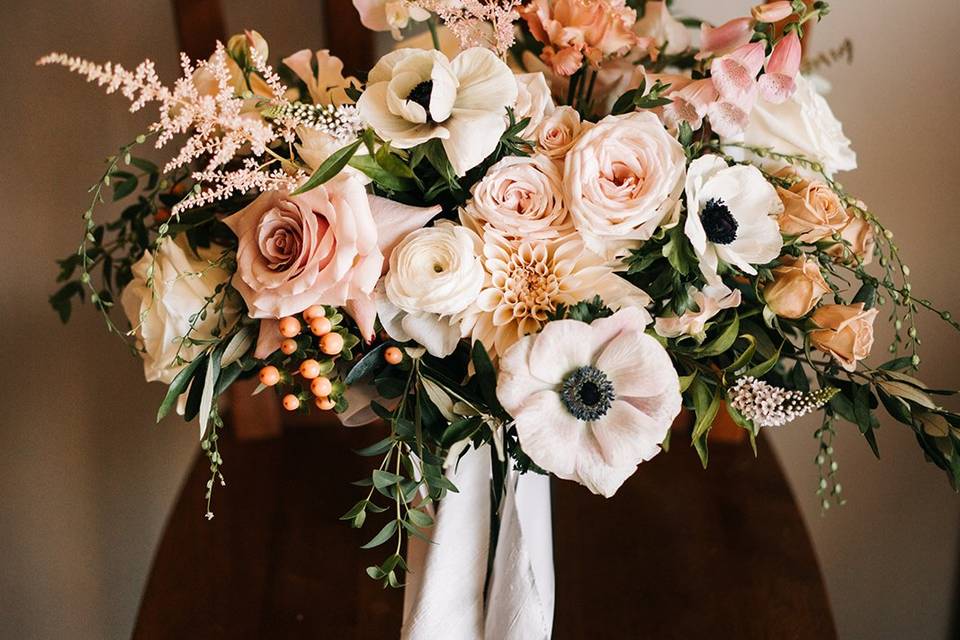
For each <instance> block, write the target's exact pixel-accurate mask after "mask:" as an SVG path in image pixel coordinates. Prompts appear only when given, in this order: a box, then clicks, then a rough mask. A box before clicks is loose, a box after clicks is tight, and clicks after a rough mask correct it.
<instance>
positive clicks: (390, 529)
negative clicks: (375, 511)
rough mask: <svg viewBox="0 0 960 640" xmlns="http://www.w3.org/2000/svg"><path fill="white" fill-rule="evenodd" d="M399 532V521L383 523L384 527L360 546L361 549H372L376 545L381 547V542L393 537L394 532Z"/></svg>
mask: <svg viewBox="0 0 960 640" xmlns="http://www.w3.org/2000/svg"><path fill="white" fill-rule="evenodd" d="M396 532H397V521H396V520H391V521H390V522H388V523H387V524H385V525H383V528H382V529H380V531H379V532H378V533H377V535H375V536H373V538H371V539H370V542H368V543H367V544H365V545H363V546H362V547H360V548H361V549H372V548H374V547H379V546H380V545H381V544H383V543H384V542H386V541H387V540H389V539H390V538H392V537H393V534H394V533H396Z"/></svg>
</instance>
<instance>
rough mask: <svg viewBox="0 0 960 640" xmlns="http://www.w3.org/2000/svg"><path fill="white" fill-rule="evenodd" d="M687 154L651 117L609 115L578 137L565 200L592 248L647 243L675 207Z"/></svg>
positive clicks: (569, 159) (566, 170)
mask: <svg viewBox="0 0 960 640" xmlns="http://www.w3.org/2000/svg"><path fill="white" fill-rule="evenodd" d="M685 166H686V156H685V155H684V152H683V147H682V146H680V143H679V142H677V141H676V140H675V139H674V138H672V137H671V136H670V135H669V134H668V133H667V132H666V130H665V129H664V128H663V125H662V124H661V123H660V120H659V119H658V118H657V116H655V115H654V114H652V113H649V112H637V113H629V114H625V115H620V116H612V115H611V116H607V117H606V118H604V119H603V120H601V121H600V122H598V123H597V124H596V125H594V126H593V127H591V128H590V129H588V130H587V131H585V132H583V133H581V135H580V137H579V139H578V140H577V142H576V144H574V145H573V147H572V148H571V149H570V151H569V152H568V153H567V157H566V160H565V163H564V174H563V183H564V197H565V200H566V203H567V208H569V209H570V213H571V215H572V216H573V220H574V224H575V225H576V227H577V229H578V230H579V231H580V232H581V234H582V235H583V236H584V239H585V241H586V242H587V246H588V247H590V248H591V249H592V250H594V251H596V252H598V253H602V254H604V255H608V254H609V253H610V250H609V249H610V248H611V246H613V245H615V244H617V243H620V244H622V241H636V240H646V239H648V238H649V237H650V236H651V235H653V232H654V231H655V230H656V228H657V226H659V225H660V223H661V222H662V221H663V220H664V219H665V218H666V217H667V216H669V215H670V214H671V213H672V212H673V210H674V208H675V207H676V206H677V204H678V201H679V198H680V192H681V191H682V190H683V182H684V168H685Z"/></svg>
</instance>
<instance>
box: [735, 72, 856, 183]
mask: <svg viewBox="0 0 960 640" xmlns="http://www.w3.org/2000/svg"><path fill="white" fill-rule="evenodd" d="M795 82H796V87H797V88H796V91H795V92H794V94H793V96H791V97H790V98H789V99H788V100H786V101H784V102H782V103H780V104H774V103H772V102H769V101H767V100H765V99H764V98H762V97H761V98H759V99H758V100H757V101H756V104H754V107H753V110H752V111H751V113H750V121H749V124H748V125H747V127H746V129H745V130H744V133H743V137H742V140H743V142H744V143H746V144H748V145H752V146H757V147H770V148H772V149H774V150H775V151H778V152H780V153H788V154H798V155H802V156H806V157H807V158H810V159H811V160H816V161H817V162H820V163H821V164H822V165H823V168H824V171H826V173H827V174H830V175H832V174H833V173H835V172H837V171H850V170H851V169H856V168H857V154H855V153H854V152H853V151H852V150H851V149H850V140H849V139H848V138H847V137H846V136H845V135H843V128H842V126H841V125H840V122H839V121H838V120H837V118H836V117H835V116H834V115H833V112H832V111H831V110H830V105H829V104H827V101H826V100H825V99H824V98H823V96H821V95H820V94H819V93H817V91H816V89H815V88H814V85H813V82H811V81H810V80H809V79H808V78H805V77H804V76H803V75H802V74H797V76H796V78H795ZM763 162H764V163H765V164H768V165H769V164H770V161H769V160H764V161H763Z"/></svg>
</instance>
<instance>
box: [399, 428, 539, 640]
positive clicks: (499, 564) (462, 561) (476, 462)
mask: <svg viewBox="0 0 960 640" xmlns="http://www.w3.org/2000/svg"><path fill="white" fill-rule="evenodd" d="M447 475H448V477H449V478H450V480H451V481H452V482H453V483H454V484H455V485H457V489H458V490H459V493H452V492H450V493H447V495H446V496H445V497H444V499H443V501H442V502H441V504H440V506H439V508H438V510H437V514H436V523H435V524H434V526H433V529H432V540H433V544H429V543H427V542H425V541H423V540H419V539H417V538H411V539H410V541H409V543H408V549H407V565H408V567H409V572H408V573H407V586H406V592H405V594H404V603H403V604H404V606H403V629H402V632H401V638H402V639H403V640H441V639H442V640H547V639H549V638H550V635H551V629H552V627H553V603H554V576H553V532H552V524H551V519H550V479H549V478H548V477H547V476H543V475H539V474H534V473H527V474H523V475H520V474H518V473H517V472H516V471H515V470H514V469H513V467H512V465H511V467H510V469H509V471H508V473H507V481H506V495H505V496H504V504H503V514H502V517H501V523H500V533H499V536H498V538H497V548H496V555H495V557H494V563H493V573H492V575H491V580H490V587H489V594H488V596H489V597H488V603H487V607H486V611H485V610H484V598H483V589H484V582H485V581H486V574H487V555H488V551H489V538H490V476H491V468H490V450H489V448H488V446H484V447H482V448H481V449H479V450H477V451H471V452H470V453H469V454H467V455H465V456H464V457H463V458H462V459H461V460H460V463H459V465H458V467H457V469H456V470H455V471H454V470H453V469H451V470H449V471H448V473H447Z"/></svg>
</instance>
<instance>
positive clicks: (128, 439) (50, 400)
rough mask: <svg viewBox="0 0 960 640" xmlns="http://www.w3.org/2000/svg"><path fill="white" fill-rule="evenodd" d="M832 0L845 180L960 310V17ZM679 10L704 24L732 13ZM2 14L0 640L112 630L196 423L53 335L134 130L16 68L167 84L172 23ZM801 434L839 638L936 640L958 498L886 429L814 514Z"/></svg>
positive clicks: (958, 7)
mask: <svg viewBox="0 0 960 640" xmlns="http://www.w3.org/2000/svg"><path fill="white" fill-rule="evenodd" d="M224 4H225V6H227V7H228V14H229V15H228V18H229V20H230V21H231V26H232V27H233V28H234V29H237V28H241V27H244V26H257V27H258V28H260V29H261V30H262V31H263V33H264V34H265V35H266V36H267V37H268V38H269V39H270V41H271V42H272V43H273V48H274V51H275V52H280V51H285V50H292V49H293V48H296V47H300V46H318V44H319V33H320V28H319V22H320V16H319V14H320V10H319V6H320V5H319V3H318V2H305V1H298V2H295V3H291V2H289V1H288V0H284V2H277V3H274V4H273V5H272V7H271V8H270V9H269V10H268V9H266V8H264V5H263V4H262V3H255V2H252V1H244V2H236V1H226V2H225V3H224ZM835 4H836V6H835V11H834V14H833V15H831V16H830V19H829V20H828V21H827V22H826V23H825V24H824V25H823V26H822V28H818V32H817V37H816V39H815V42H814V48H823V47H828V46H831V45H834V44H837V43H839V42H840V41H841V40H842V39H843V38H844V37H847V36H850V37H852V38H853V39H854V41H855V48H856V60H855V62H854V64H853V66H850V67H847V66H839V67H835V68H832V69H829V70H827V71H826V75H827V76H828V77H829V78H830V79H831V80H833V81H834V84H835V88H834V92H833V94H832V96H831V102H832V103H833V105H834V107H835V109H836V111H837V113H838V115H839V116H840V117H841V118H842V119H843V120H844V122H845V127H846V130H847V133H848V134H849V135H850V137H851V138H852V139H853V140H854V144H855V148H856V149H857V151H858V152H859V154H860V162H861V170H860V171H859V172H858V173H855V174H851V175H850V176H848V177H845V178H844V181H845V182H846V183H847V184H848V186H849V187H851V188H852V189H853V190H855V191H856V192H858V193H860V194H861V195H862V196H863V197H864V199H866V200H867V201H868V202H869V203H871V204H872V205H873V206H874V207H875V208H876V210H877V211H879V212H881V213H882V214H883V215H884V219H885V220H886V221H887V222H888V224H889V226H891V227H892V228H893V229H894V230H896V232H897V233H898V236H899V237H900V239H901V244H902V245H903V246H904V247H905V253H906V255H907V257H908V258H909V262H910V264H911V266H912V267H913V272H914V274H915V279H916V281H917V282H922V283H923V285H922V287H920V288H921V290H923V291H924V292H927V293H929V295H930V296H933V297H935V298H936V299H938V300H941V301H943V302H944V303H947V304H951V305H952V306H953V308H954V311H955V312H957V313H960V304H958V296H957V295H956V293H955V291H956V290H955V288H954V285H955V282H952V281H951V279H953V278H955V276H954V275H953V274H954V273H955V270H954V269H950V270H948V269H946V268H944V265H950V264H953V262H954V261H955V254H956V250H955V247H956V246H957V243H958V241H960V219H958V217H957V216H956V214H955V209H956V204H955V203H957V202H960V182H958V181H957V179H956V178H955V176H956V175H957V173H958V171H960V159H958V157H957V154H958V152H957V149H960V133H958V129H957V128H956V127H955V126H952V124H951V120H950V118H951V117H953V118H954V119H955V115H954V111H955V109H956V106H957V104H958V98H960V77H958V75H957V74H956V73H955V72H953V70H952V69H953V67H952V65H953V64H954V60H956V59H957V56H958V54H960V50H958V48H957V45H956V44H954V42H955V41H954V40H952V39H951V30H956V29H957V28H958V27H960V3H958V2H956V0H939V1H938V2H934V3H929V2H928V3H924V9H925V10H924V16H925V17H924V20H923V21H921V20H920V19H919V18H914V17H913V11H912V10H911V9H910V6H909V4H908V3H897V4H894V3H889V4H888V3H884V8H883V10H882V11H880V10H878V9H877V7H878V6H880V5H878V4H877V3H875V2H870V1H869V0H838V2H836V3H835ZM678 5H680V6H683V7H685V8H687V9H689V10H690V11H691V12H696V11H700V10H702V11H703V12H704V13H705V14H706V15H710V16H713V17H719V16H721V15H723V14H725V13H727V14H729V13H730V12H731V11H733V10H735V9H736V8H738V7H746V6H747V3H746V2H732V1H731V2H723V3H717V2H712V1H709V0H699V1H694V0H686V2H678ZM286 7H290V9H289V10H286ZM281 8H283V9H284V10H281ZM938 9H939V13H937V10H938ZM0 15H2V19H3V20H2V26H0V29H2V37H0V54H2V57H0V59H2V60H3V61H4V75H5V77H4V78H3V82H2V84H0V91H2V97H3V100H2V103H0V104H2V105H3V111H2V114H3V122H4V133H5V136H4V138H5V141H6V142H7V148H6V149H5V152H4V153H3V154H2V155H0V187H2V191H0V193H3V194H4V200H3V202H4V206H3V213H4V220H5V222H6V225H5V232H4V233H3V234H2V236H0V256H2V257H0V260H3V268H2V269H0V287H2V288H0V296H2V297H0V299H2V300H3V302H2V304H0V336H3V347H4V352H5V354H6V358H5V362H4V366H3V368H2V369H0V395H2V399H3V407H4V413H3V419H2V426H0V505H2V507H0V509H2V511H0V637H3V638H7V637H9V638H81V639H82V638H123V637H126V636H128V635H129V630H130V628H131V625H132V622H133V618H134V615H135V612H136V606H137V602H138V600H139V596H140V591H141V589H142V585H143V581H144V578H145V576H146V572H147V571H148V568H149V562H150V558H151V555H152V550H153V548H154V546H155V544H156V541H157V537H158V536H159V534H160V531H161V527H162V525H163V520H164V517H165V514H166V513H167V510H168V509H169V506H170V504H171V501H172V500H173V499H174V498H175V496H176V492H177V490H178V486H179V483H180V482H181V479H182V477H183V473H184V470H185V469H186V467H187V465H188V464H189V462H190V460H191V459H192V456H193V455H194V452H195V450H196V431H195V427H193V426H186V425H183V424H181V423H177V422H176V421H175V420H171V421H168V422H165V423H164V424H162V425H159V426H155V425H154V424H153V419H152V416H153V414H154V411H155V407H156V404H157V402H158V401H159V398H160V396H161V395H162V389H161V388H159V387H158V386H156V385H147V384H145V383H143V382H141V379H140V369H139V366H138V363H137V362H136V361H134V360H133V359H131V358H129V357H127V356H126V354H125V352H124V349H123V347H122V346H121V345H120V344H119V343H118V342H117V341H116V339H114V338H111V337H109V336H107V335H106V334H105V333H104V332H103V331H102V326H101V324H100V321H99V319H98V318H97V317H95V316H94V315H93V314H91V313H90V312H89V309H83V310H81V312H80V313H78V314H77V315H76V317H75V319H74V321H73V322H72V323H71V324H70V325H69V326H67V327H66V328H64V327H62V326H61V325H60V324H59V322H58V321H57V319H56V318H55V316H54V314H53V313H52V312H50V311H49V310H48V308H47V307H46V300H45V299H46V296H47V295H48V293H49V291H50V288H51V287H50V282H51V280H52V278H53V277H54V275H55V267H54V266H53V264H52V260H53V259H54V258H55V257H58V256H61V255H63V254H65V253H67V252H68V251H70V250H71V248H72V247H74V246H75V243H76V239H77V230H78V222H79V212H80V211H81V209H82V202H83V200H84V198H85V191H86V188H87V186H88V185H89V183H90V182H91V181H92V180H93V179H95V177H96V174H97V172H98V171H99V165H98V164H97V163H98V162H99V161H100V160H101V159H102V158H103V157H104V156H105V155H107V154H109V153H110V152H111V151H112V149H113V147H114V146H115V145H116V144H119V143H121V142H123V141H125V140H127V139H129V138H132V137H133V136H134V135H136V133H137V131H138V126H143V124H144V123H145V122H147V120H146V119H145V116H134V117H131V116H130V115H129V114H127V113H126V111H125V107H124V101H123V99H121V98H118V97H106V96H103V95H102V94H101V93H100V92H99V91H97V90H96V89H95V88H93V87H88V86H85V85H83V83H82V82H81V81H80V80H78V79H77V78H75V77H68V76H67V74H66V73H65V72H62V71H59V70H53V69H51V70H42V71H41V70H37V69H35V68H34V67H33V66H32V61H33V60H34V59H35V58H36V57H38V56H39V55H40V54H42V53H44V52H46V51H48V50H51V49H60V50H66V51H69V52H73V53H78V54H83V55H86V56H88V57H92V58H96V59H100V58H104V57H109V58H112V59H115V60H119V61H123V62H126V63H133V62H136V61H139V60H140V59H142V58H144V57H148V56H151V57H154V58H155V59H156V60H157V62H158V64H159V66H160V70H161V73H162V75H164V77H168V78H169V77H171V75H172V74H173V73H175V58H174V56H175V53H174V52H175V42H174V34H173V26H172V21H171V19H170V14H169V7H168V3H167V2H164V1H160V0H143V1H141V2H137V3H132V2H104V1H93V0H87V1H85V2H75V3H62V2H54V1H52V0H42V1H40V0H38V1H35V2H32V3H5V6H4V7H3V8H2V12H0ZM888 43H889V44H888ZM922 329H923V331H924V336H925V341H924V347H925V353H926V359H927V364H928V368H927V372H928V373H927V375H928V376H929V377H930V378H931V379H932V381H933V382H935V383H937V384H939V385H943V386H950V385H953V386H956V385H957V383H958V378H960V376H958V373H960V372H958V368H957V365H956V364H955V363H956V362H957V360H958V356H960V347H958V345H960V340H958V338H960V336H957V335H956V334H953V335H951V334H949V333H948V332H946V331H945V330H944V329H943V327H942V326H940V325H938V324H937V323H936V322H934V321H931V320H926V321H925V322H923V323H922ZM814 428H815V425H814V423H812V422H804V423H799V424H796V425H792V426H791V427H789V428H786V429H783V430H781V431H779V432H777V433H776V434H775V435H774V442H775V445H776V448H777V451H778V454H779V456H780V457H781V459H782V460H783V462H784V465H785V467H786V469H787V471H788V474H789V476H790V479H791V481H792V483H793V485H794V490H795V492H796V494H797V498H798V501H799V503H800V505H801V507H802V508H803V510H804V513H805V514H806V516H807V521H808V525H809V527H810V529H811V531H812V533H813V536H814V540H815V543H816V546H817V550H818V553H819V555H820V558H821V563H822V565H823V568H824V573H825V575H826V578H827V583H828V587H829V589H830V593H831V598H832V601H833V607H834V612H835V615H836V618H837V622H838V626H839V628H840V631H841V637H843V638H845V639H847V638H849V639H859V638H897V639H899V638H944V637H946V628H947V620H948V608H949V605H950V604H951V602H952V599H953V596H952V595H951V593H952V591H951V584H952V581H953V579H954V574H955V567H956V566H957V559H958V552H957V524H958V520H960V518H958V509H957V504H958V502H957V498H956V496H954V494H953V493H952V492H951V491H950V490H949V488H948V487H947V485H946V482H945V481H944V479H943V478H942V477H941V476H940V475H938V473H936V472H935V471H934V470H933V469H932V468H930V467H928V466H927V465H925V464H924V463H923V460H922V457H921V455H920V453H919V451H918V450H917V448H916V446H915V444H914V443H913V441H912V438H911V437H910V435H909V434H908V433H907V432H906V431H905V429H904V428H902V427H899V426H897V425H895V424H884V427H883V429H882V430H881V435H880V444H881V449H882V452H883V455H884V460H883V461H882V463H878V462H876V461H874V460H873V459H872V457H871V455H870V454H869V451H868V449H867V447H866V445H865V444H864V443H863V442H862V440H861V439H860V438H859V436H857V435H856V433H855V429H854V428H853V427H846V426H845V427H844V430H843V434H842V435H841V437H840V438H839V440H838V442H837V447H836V448H837V456H838V459H839V462H840V465H841V470H840V471H841V474H842V475H843V484H844V487H845V493H846V494H847V497H848V499H849V504H848V505H847V506H846V507H844V508H842V509H839V510H832V511H831V512H830V514H829V515H828V516H827V517H826V518H821V517H820V515H819V512H818V508H817V501H816V500H815V499H814V497H813V495H812V489H813V487H814V483H815V469H814V467H813V464H812V462H811V460H812V458H813V456H814V454H815V442H814V441H813V439H812V437H811V433H812V431H813V429H814ZM677 453H683V452H677ZM228 464H229V461H228ZM198 516H199V514H198ZM750 607H751V603H744V610H745V611H749V608H750Z"/></svg>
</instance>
